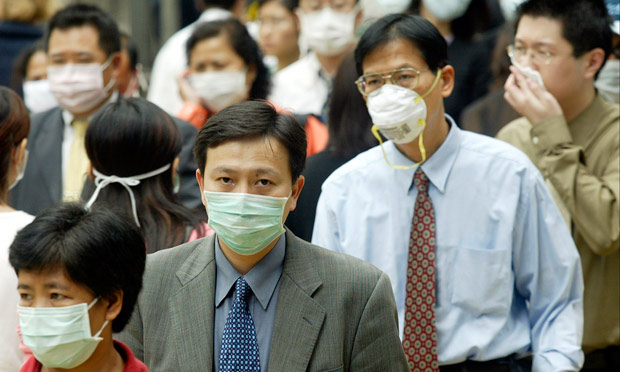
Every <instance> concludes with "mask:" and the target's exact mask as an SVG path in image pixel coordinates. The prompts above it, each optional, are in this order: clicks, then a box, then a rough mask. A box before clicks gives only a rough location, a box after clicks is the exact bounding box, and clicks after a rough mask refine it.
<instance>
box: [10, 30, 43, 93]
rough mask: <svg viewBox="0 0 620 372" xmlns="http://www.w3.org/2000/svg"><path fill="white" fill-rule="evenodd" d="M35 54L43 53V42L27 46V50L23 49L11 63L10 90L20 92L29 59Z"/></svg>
mask: <svg viewBox="0 0 620 372" xmlns="http://www.w3.org/2000/svg"><path fill="white" fill-rule="evenodd" d="M36 52H44V53H45V44H44V43H43V40H39V41H36V42H34V43H32V44H30V45H29V46H28V48H26V49H24V50H22V51H21V53H19V55H17V58H15V61H14V62H13V73H12V76H11V88H13V89H14V90H15V91H16V92H21V90H22V84H23V82H24V80H25V79H26V73H27V72H28V63H29V62H30V58H32V56H33V55H34V54H35V53H36Z"/></svg>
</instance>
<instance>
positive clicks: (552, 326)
mask: <svg viewBox="0 0 620 372" xmlns="http://www.w3.org/2000/svg"><path fill="white" fill-rule="evenodd" d="M446 117H447V120H448V123H449V124H450V132H449V134H448V136H447V138H446V139H445V141H444V142H443V144H442V145H441V146H440V147H439V149H438V150H437V151H436V152H435V153H434V154H433V155H432V156H431V157H430V158H429V159H427V161H426V162H425V163H423V164H422V165H421V167H422V169H423V170H424V173H425V174H426V175H427V176H428V178H429V179H430V184H429V195H430V197H431V199H432V201H433V206H434V208H435V219H436V220H435V221H436V226H437V230H436V268H437V270H436V279H435V280H436V308H435V314H436V327H437V332H438V351H439V363H440V365H447V364H455V363H459V362H462V361H464V360H466V359H470V360H476V361H484V360H492V359H497V358H501V357H505V356H508V355H510V354H513V353H516V354H517V355H526V354H528V353H530V352H531V353H532V354H533V367H532V370H533V371H534V372H542V371H560V370H572V371H575V370H578V369H579V368H580V367H581V365H582V363H583V353H582V351H581V346H580V345H581V338H582V332H583V300H582V298H583V278H582V273H581V264H580V261H579V256H578V253H577V249H576V247H575V245H574V243H573V240H572V238H571V236H570V233H569V232H568V230H567V228H566V225H565V224H564V222H563V220H562V216H561V215H560V212H559V211H558V208H557V207H556V205H555V204H554V202H553V200H552V198H551V196H550V194H549V192H548V191H547V188H546V186H545V182H544V180H543V178H542V176H541V175H540V173H539V172H538V170H537V169H536V167H535V166H534V165H533V164H532V163H531V162H530V160H529V159H528V158H527V156H526V155H525V154H523V153H521V152H520V151H519V150H517V149H516V148H514V147H512V146H510V145H508V144H506V143H503V142H501V141H498V140H495V139H493V138H490V137H486V136H482V135H478V134H474V133H471V132H467V131H463V130H460V129H459V128H458V127H457V126H456V125H455V124H454V122H453V121H452V119H451V118H450V117H449V116H446ZM384 147H385V151H386V153H387V156H388V158H389V159H390V161H391V162H392V163H393V164H401V165H412V164H413V162H412V161H411V160H409V159H408V158H407V157H405V156H404V155H403V154H402V153H401V152H400V151H399V150H398V149H397V147H396V146H395V145H394V143H392V142H387V143H385V144H384ZM414 172H415V169H409V170H395V169H392V168H390V167H389V166H388V165H387V163H386V162H385V160H384V158H383V155H382V152H381V149H380V148H379V147H378V146H377V147H375V148H372V149H370V150H368V151H366V152H364V153H362V154H360V155H358V156H357V157H356V158H354V159H353V160H351V161H350V162H348V163H346V164H345V165H343V166H342V167H341V168H339V169H338V170H336V171H335V172H334V173H333V174H332V175H331V176H330V177H329V178H328V179H327V180H326V181H325V183H324V184H323V187H322V192H321V196H320V199H319V202H318V206H317V213H316V220H315V225H314V233H313V236H312V243H314V244H317V245H319V246H322V247H326V248H329V249H331V250H334V251H338V252H344V253H347V254H350V255H352V256H356V257H359V258H361V259H364V260H366V261H368V262H370V263H372V264H374V265H375V266H377V267H378V268H379V269H381V270H383V271H385V272H386V273H387V274H388V275H389V277H390V280H391V282H392V287H393V289H394V296H395V299H396V304H397V307H398V316H399V325H400V332H401V335H402V332H403V320H404V312H405V309H404V304H405V284H406V278H407V273H406V271H407V255H408V249H409V248H408V247H409V234H410V229H411V220H412V217H413V208H414V205H415V200H416V196H417V189H416V188H415V187H414V186H413V174H414Z"/></svg>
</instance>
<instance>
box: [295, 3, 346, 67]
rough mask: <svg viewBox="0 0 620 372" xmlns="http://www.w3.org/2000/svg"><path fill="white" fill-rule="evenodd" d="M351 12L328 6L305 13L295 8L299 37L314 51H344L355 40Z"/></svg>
mask: <svg viewBox="0 0 620 372" xmlns="http://www.w3.org/2000/svg"><path fill="white" fill-rule="evenodd" d="M357 14H358V10H357V8H356V9H355V10H353V11H351V12H345V13H343V12H337V11H335V10H333V9H331V8H329V7H326V8H323V9H322V10H320V11H318V12H312V13H305V12H303V11H302V10H301V9H297V16H298V17H299V21H300V22H301V38H302V39H303V41H304V42H305V43H307V45H308V47H309V48H310V49H312V50H313V51H314V52H316V53H318V54H321V55H326V56H332V55H337V54H340V53H342V52H344V51H345V50H346V49H347V48H348V47H349V46H350V45H351V43H352V42H353V41H354V40H355V17H356V16H357Z"/></svg>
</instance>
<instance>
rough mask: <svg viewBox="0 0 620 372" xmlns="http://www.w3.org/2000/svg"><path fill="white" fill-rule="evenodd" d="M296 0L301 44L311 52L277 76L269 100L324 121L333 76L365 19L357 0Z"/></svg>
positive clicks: (355, 40)
mask: <svg viewBox="0 0 620 372" xmlns="http://www.w3.org/2000/svg"><path fill="white" fill-rule="evenodd" d="M296 2H297V3H298V6H296V7H295V8H296V9H295V16H296V18H297V20H298V22H299V28H300V30H301V35H300V40H301V43H300V45H301V46H302V47H306V48H308V49H309V52H308V53H307V54H306V55H305V56H303V57H301V58H300V59H299V60H297V61H296V62H294V63H292V64H290V65H289V66H287V67H285V68H284V69H282V70H280V71H279V72H278V74H276V75H275V76H274V79H273V89H272V91H271V96H270V97H269V100H270V101H271V102H273V103H274V104H276V105H278V106H280V107H282V108H285V109H289V110H292V111H293V112H294V113H296V114H313V115H315V116H318V117H319V118H321V119H322V121H323V122H325V120H327V114H328V113H327V107H328V101H329V95H330V94H331V91H332V83H333V79H334V76H336V72H337V71H338V68H339V67H340V64H341V63H342V61H343V60H344V58H345V57H346V56H347V54H349V53H350V52H351V51H352V50H353V48H355V43H356V42H357V38H356V36H355V30H356V29H357V27H358V26H359V24H360V23H361V22H362V11H361V7H360V6H359V5H358V1H357V0H296ZM302 53H303V51H302Z"/></svg>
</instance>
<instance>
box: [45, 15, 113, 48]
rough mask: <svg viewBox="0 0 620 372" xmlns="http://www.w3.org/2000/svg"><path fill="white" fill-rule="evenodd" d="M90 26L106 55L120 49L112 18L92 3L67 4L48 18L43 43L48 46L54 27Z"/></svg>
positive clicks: (62, 28)
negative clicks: (97, 35) (95, 31)
mask: <svg viewBox="0 0 620 372" xmlns="http://www.w3.org/2000/svg"><path fill="white" fill-rule="evenodd" d="M81 26H92V27H94V28H95V30H97V33H98V34H99V47H100V48H101V50H103V51H104V53H105V54H106V56H110V55H111V54H113V53H116V52H118V51H120V50H121V34H120V32H119V30H118V26H117V24H116V21H115V20H114V18H113V17H112V16H111V15H110V14H109V13H107V12H105V11H103V10H101V9H99V8H98V7H96V6H94V5H86V4H77V5H69V6H68V7H66V8H64V9H62V10H60V11H59V12H58V13H56V14H54V16H53V17H52V18H51V19H50V21H49V24H48V25H47V31H46V33H45V45H46V46H49V40H50V35H51V34H52V31H54V30H55V29H59V30H66V29H69V28H73V27H81Z"/></svg>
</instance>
